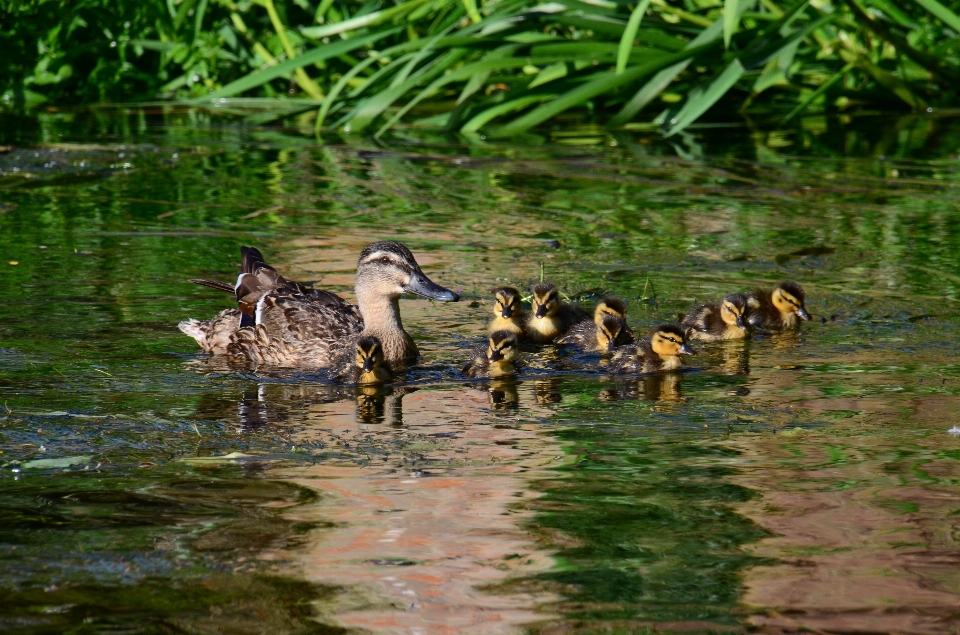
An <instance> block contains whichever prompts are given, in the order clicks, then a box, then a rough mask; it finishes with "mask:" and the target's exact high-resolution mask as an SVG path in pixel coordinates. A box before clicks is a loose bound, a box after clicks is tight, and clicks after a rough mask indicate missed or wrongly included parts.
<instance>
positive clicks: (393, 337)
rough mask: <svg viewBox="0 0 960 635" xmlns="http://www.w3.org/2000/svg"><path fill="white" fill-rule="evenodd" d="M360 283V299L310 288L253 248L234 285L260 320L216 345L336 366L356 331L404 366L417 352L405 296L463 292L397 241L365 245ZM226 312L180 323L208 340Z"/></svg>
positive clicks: (289, 362) (263, 360)
mask: <svg viewBox="0 0 960 635" xmlns="http://www.w3.org/2000/svg"><path fill="white" fill-rule="evenodd" d="M254 252H255V253H254ZM248 253H249V254H250V256H249V258H248V257H247V254H248ZM248 269H249V271H248ZM248 274H249V275H248ZM354 289H355V292H356V296H357V305H353V304H349V303H347V302H346V301H345V300H343V298H341V297H340V296H338V295H336V294H334V293H331V292H329V291H322V290H310V289H306V288H304V287H303V286H302V285H300V284H299V283H295V282H291V281H288V280H285V279H283V278H281V277H280V276H279V274H277V273H276V271H275V270H274V269H273V268H272V267H270V266H269V265H267V264H266V263H265V262H263V258H262V256H260V252H259V251H256V250H248V251H246V252H245V253H244V273H243V274H242V275H241V276H240V279H239V280H238V281H237V286H236V287H235V291H236V294H237V300H238V305H239V307H240V310H239V313H242V314H243V315H244V316H250V313H248V312H251V313H252V314H253V315H252V316H251V317H253V319H254V322H255V323H254V325H252V326H245V325H241V326H240V327H239V328H237V329H236V330H235V331H233V333H232V334H230V336H229V344H228V345H227V346H226V350H225V351H221V350H219V349H216V350H211V351H210V352H214V353H219V352H225V353H226V354H228V355H230V356H232V357H234V358H237V359H243V360H246V361H250V362H254V363H257V364H266V365H272V366H294V367H311V368H332V367H336V366H337V364H338V362H339V360H341V359H342V357H343V355H344V354H345V353H348V352H349V351H351V350H352V348H353V346H354V343H355V342H356V338H357V336H374V337H376V338H377V339H379V340H380V343H381V345H382V348H383V354H384V359H385V361H386V362H387V363H388V364H390V365H391V366H396V365H404V364H407V363H410V362H412V361H413V360H415V359H416V358H417V356H418V354H419V352H418V351H417V345H416V344H415V343H414V342H413V339H412V338H411V337H410V335H408V334H407V332H406V331H405V330H403V324H402V323H401V321H400V302H399V301H400V296H401V295H402V294H403V293H405V292H409V293H415V294H417V295H422V296H424V297H427V298H430V299H433V300H438V301H440V302H456V301H457V300H459V299H460V296H458V295H457V294H456V293H454V292H453V291H450V290H449V289H445V288H443V287H441V286H440V285H438V284H436V283H435V282H433V281H432V280H430V279H429V278H428V277H427V276H426V275H425V274H424V273H423V271H421V270H420V266H419V265H418V264H417V261H416V259H415V258H414V257H413V254H412V253H410V250H409V249H407V248H406V247H404V246H403V245H402V244H400V243H398V242H394V241H381V242H375V243H371V244H369V245H367V246H366V248H364V250H363V251H362V252H361V253H360V259H359V261H358V262H357V277H356V283H355V286H354ZM221 315H222V314H221ZM220 317H221V316H218V317H217V318H214V319H213V320H205V321H201V320H187V321H185V322H181V323H180V330H181V331H183V332H184V333H186V334H188V335H190V336H191V337H193V338H194V339H195V340H197V342H198V343H200V344H201V346H204V342H207V341H210V336H209V333H210V331H211V330H212V329H214V328H215V327H216V326H217V324H219V323H222V322H224V320H222V319H220ZM238 320H239V317H238ZM216 341H217V342H220V339H217V340H216Z"/></svg>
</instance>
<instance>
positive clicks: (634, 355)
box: [607, 324, 695, 375]
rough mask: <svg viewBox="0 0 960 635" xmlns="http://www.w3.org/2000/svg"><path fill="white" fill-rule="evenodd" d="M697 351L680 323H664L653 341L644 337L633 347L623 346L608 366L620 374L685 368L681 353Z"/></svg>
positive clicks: (654, 333) (686, 353)
mask: <svg viewBox="0 0 960 635" xmlns="http://www.w3.org/2000/svg"><path fill="white" fill-rule="evenodd" d="M694 353H695V351H694V350H693V349H692V348H690V346H689V345H688V344H687V341H686V338H685V337H684V335H683V329H681V328H680V325H678V324H661V325H660V326H659V327H657V329H656V330H655V331H654V332H653V335H651V336H650V339H649V341H648V340H640V341H639V342H637V343H636V344H634V345H633V346H624V347H622V348H620V349H619V350H618V351H617V352H616V354H615V355H614V356H613V359H611V360H610V365H609V366H608V367H607V368H608V370H609V371H610V372H611V373H614V374H617V375H632V374H637V373H655V372H657V371H659V370H680V368H682V367H683V362H682V361H681V359H680V356H681V355H693V354H694Z"/></svg>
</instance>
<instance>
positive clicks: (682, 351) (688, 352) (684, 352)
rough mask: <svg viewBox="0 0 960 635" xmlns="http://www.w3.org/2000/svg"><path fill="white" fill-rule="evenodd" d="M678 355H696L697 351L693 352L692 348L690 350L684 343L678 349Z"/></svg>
mask: <svg viewBox="0 0 960 635" xmlns="http://www.w3.org/2000/svg"><path fill="white" fill-rule="evenodd" d="M680 354H681V355H696V354H697V351H695V350H693V349H692V348H690V345H689V344H687V343H686V342H684V343H683V346H681V347H680Z"/></svg>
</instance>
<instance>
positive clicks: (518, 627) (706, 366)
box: [0, 112, 960, 635]
mask: <svg viewBox="0 0 960 635" xmlns="http://www.w3.org/2000/svg"><path fill="white" fill-rule="evenodd" d="M4 122H5V123H4V126H3V133H2V134H3V135H4V138H3V139H2V142H3V143H4V144H7V145H9V146H11V147H9V148H3V149H2V152H0V188H2V189H0V246H2V250H3V256H2V259H0V271H2V273H3V280H4V285H3V289H4V292H3V298H4V302H3V303H2V304H0V444H2V445H0V449H2V454H0V572H2V574H3V575H2V576H0V595H2V596H3V597H4V600H3V601H2V602H0V630H3V631H5V632H16V633H59V632H67V631H69V632H77V633H87V632H91V633H92V632H124V633H133V632H137V633H140V632H143V633H154V632H158V633H161V632H162V633H173V632H191V633H261V632H269V633H320V632H323V633H327V632H341V631H351V632H353V631H358V632H372V633H415V634H424V635H426V634H433V633H516V632H524V631H527V632H535V633H573V632H577V633H588V632H624V633H634V632H638V633H639V632H727V631H742V630H747V629H761V630H763V632H771V633H779V632H800V631H809V632H845V633H858V632H862V633H877V632H897V633H943V632H954V631H957V630H958V629H960V619H958V617H957V615H958V614H957V606H958V604H960V568H958V567H957V563H958V562H960V549H958V545H957V541H958V539H960V534H958V529H960V528H958V520H957V519H958V518H960V516H958V514H960V489H958V487H957V484H958V483H957V481H958V479H960V439H958V438H957V437H958V436H960V428H956V429H954V430H953V431H952V432H951V429H952V428H954V426H956V425H960V421H958V416H957V413H958V409H960V399H958V394H960V377H958V373H957V371H956V370H955V362H956V360H957V359H958V354H960V342H958V339H960V338H958V335H960V334H958V331H957V329H958V325H960V320H958V317H957V312H956V304H957V302H958V301H960V259H958V256H957V254H958V253H960V222H958V221H960V210H958V208H957V203H956V201H957V194H958V192H960V158H958V156H957V152H958V150H960V134H958V131H960V128H958V127H957V126H955V125H953V122H951V121H950V120H947V119H939V120H937V119H930V120H924V119H916V120H911V119H903V120H899V121H898V120H895V119H889V120H888V119H878V120H870V121H867V122H861V123H860V124H859V125H857V126H852V127H850V128H846V129H845V128H844V127H843V126H841V125H840V124H838V123H830V122H816V121H814V122H812V123H811V122H808V125H807V128H805V129H803V130H801V129H798V130H797V131H794V132H790V133H774V134H767V133H760V132H750V131H747V130H746V129H734V130H730V131H714V132H709V133H707V132H704V133H702V134H698V135H697V136H694V135H687V136H686V137H685V138H684V139H682V140H668V141H664V140H662V139H660V138H659V137H658V136H657V135H653V134H650V135H631V134H626V133H624V134H618V135H615V136H607V135H604V134H603V133H602V131H599V130H596V129H591V128H586V129H572V130H570V131H568V132H563V131H561V132H558V133H556V134H555V135H553V136H551V137H549V138H533V137H531V138H530V139H527V140H524V141H523V142H522V143H518V144H516V145H513V146H486V145H480V146H472V147H471V146H459V145H455V143H454V142H455V140H450V139H443V138H436V139H430V138H424V137H413V136H411V137H410V138H409V139H402V138H395V139H392V140H390V141H389V142H387V141H385V142H381V143H380V144H375V143H373V142H370V141H364V140H347V141H343V140H330V142H331V145H326V146H323V145H319V144H318V143H317V142H316V140H314V139H312V138H310V137H309V136H304V135H302V134H300V133H299V131H298V130H296V129H291V130H286V129H277V130H265V129H256V128H244V127H242V126H240V125H238V124H237V123H235V122H230V121H225V120H218V121H212V122H211V121H209V120H207V119H205V118H203V117H202V116H200V117H197V116H196V115H188V114H184V115H175V114H170V115H166V116H164V115H161V114H157V113H150V112H144V113H140V112H136V113H134V114H132V115H123V114H103V113H100V114H97V115H86V114H81V115H64V116H59V115H46V116H44V117H42V118H40V119H22V118H21V119H14V118H9V117H8V118H7V119H6V120H4ZM374 239H397V240H401V241H403V242H404V243H406V244H407V245H408V246H409V247H411V249H413V251H414V253H415V254H416V255H417V258H418V260H419V262H420V264H421V265H422V266H423V268H424V270H425V271H426V272H427V273H428V275H429V276H431V277H432V278H433V279H434V280H436V281H437V282H439V283H440V284H443V285H445V286H448V287H451V288H455V289H459V290H460V291H461V292H462V294H463V297H464V299H463V301H461V302H460V303H458V304H435V303H430V302H427V301H424V300H420V299H405V300H403V301H402V303H401V307H402V313H403V318H404V324H405V325H406V327H407V329H408V330H409V331H410V332H411V333H412V335H413V336H414V337H415V338H416V340H417V342H418V345H419V347H420V350H421V352H422V355H423V357H422V360H421V363H420V364H419V365H418V366H417V367H416V368H414V369H411V370H410V371H409V372H407V373H406V374H405V375H403V376H402V377H401V378H400V379H401V382H400V384H398V385H396V386H392V387H387V388H384V389H383V390H381V391H378V392H375V394H362V393H360V392H358V391H357V390H356V389H351V388H347V387H342V386H333V385H330V384H327V383H324V382H323V381H321V380H322V377H320V376H316V375H311V374H309V373H291V372H273V373H271V372H267V371H263V370H260V371H256V372H254V371H252V370H250V369H246V368H243V367H239V366H231V365H229V364H225V363H224V362H222V361H221V360H216V359H209V358H206V357H204V356H202V355H199V354H198V352H197V349H196V346H195V344H194V343H193V342H192V340H190V339H189V338H187V337H185V336H183V335H182V334H181V333H180V332H179V331H178V330H177V328H176V324H177V322H178V321H179V320H182V319H184V318H187V317H201V318H202V317H209V316H212V315H214V314H215V313H216V312H217V311H219V310H221V309H222V308H225V307H227V306H230V300H231V297H230V296H229V295H228V294H221V293H218V292H216V291H212V290H210V289H206V288H202V287H197V286H194V285H191V284H189V283H187V282H186V279H187V278H191V277H206V278H214V279H221V280H232V279H233V278H234V277H235V275H236V266H237V262H238V246H239V245H242V244H250V245H256V246H258V247H260V248H261V249H262V250H263V252H264V254H265V255H266V257H267V259H268V261H269V262H270V263H271V264H273V265H275V266H276V267H277V268H278V269H279V270H280V271H281V272H283V273H284V275H288V276H289V277H291V278H293V279H296V280H301V281H306V282H311V283H314V284H316V285H317V286H318V287H322V288H327V289H332V290H334V291H336V292H338V293H342V294H343V295H344V296H345V297H348V298H352V288H351V287H352V275H353V271H354V268H355V265H356V257H357V254H358V253H359V251H360V250H361V249H362V247H363V246H364V245H365V244H366V243H367V242H370V241H371V240H374ZM541 271H542V275H543V276H544V277H545V278H546V279H549V280H551V281H553V282H555V283H557V284H558V285H559V286H560V287H561V289H563V290H564V291H565V292H566V293H567V294H569V295H570V296H572V297H575V298H578V299H580V300H582V301H583V302H585V303H587V304H589V303H591V302H593V301H595V300H596V299H597V298H599V297H602V295H603V294H604V293H607V292H612V293H616V294H618V295H620V296H622V297H624V298H626V299H628V301H629V309H630V321H631V323H632V325H633V327H634V330H637V331H640V332H644V331H648V330H649V329H650V328H652V327H653V326H655V325H656V324H658V323H660V322H663V321H667V320H672V319H675V318H676V316H677V314H678V313H682V312H685V311H686V310H688V309H689V307H690V306H691V305H692V304H693V303H694V302H695V301H699V300H703V299H713V298H716V297H718V296H720V295H722V294H724V293H727V292H731V291H736V290H747V289H751V288H753V287H755V286H758V285H768V286H769V285H771V284H773V283H775V282H776V281H778V280H781V279H784V278H791V279H795V280H797V281H799V282H801V283H802V284H803V285H804V286H805V288H806V290H807V294H808V307H809V308H810V310H811V312H812V313H813V314H814V320H813V322H811V323H807V324H804V326H803V329H802V331H801V332H799V333H796V334H784V335H774V336H762V337H758V338H756V339H754V340H753V341H752V342H749V343H746V344H742V343H732V344H715V345H711V344H702V345H700V346H698V348H699V354H698V355H697V356H696V357H695V358H693V359H692V360H691V366H692V369H691V370H689V371H687V372H685V373H683V374H682V375H673V376H663V377H647V378H627V379H612V378H610V377H608V376H605V375H604V374H603V371H602V367H601V366H600V365H599V363H598V362H599V358H598V357H593V356H590V355H578V354H575V353H574V352H571V351H566V350H557V349H552V348H546V349H541V350H535V349H530V350H528V351H526V352H525V354H524V355H525V360H526V367H525V370H524V372H523V374H522V375H521V376H520V378H519V379H518V380H517V381H516V382H497V383H494V384H490V383H486V382H477V381H469V382H468V381H466V380H464V379H463V378H462V377H460V375H459V369H460V367H461V366H462V364H463V362H464V361H465V359H466V356H467V354H468V351H469V349H470V348H471V347H473V346H475V345H476V344H477V343H478V342H480V341H482V337H483V333H484V331H485V324H486V321H487V319H488V317H489V312H490V309H491V305H490V297H489V290H490V289H491V288H492V287H494V286H498V285H502V284H508V283H509V284H512V285H515V286H517V287H520V288H528V287H529V285H530V284H531V283H534V282H537V281H539V279H540V276H541Z"/></svg>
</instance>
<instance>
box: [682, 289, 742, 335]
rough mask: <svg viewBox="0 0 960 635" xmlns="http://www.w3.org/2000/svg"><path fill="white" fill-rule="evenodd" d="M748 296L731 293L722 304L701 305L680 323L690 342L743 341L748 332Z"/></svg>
mask: <svg viewBox="0 0 960 635" xmlns="http://www.w3.org/2000/svg"><path fill="white" fill-rule="evenodd" d="M747 313H748V309H747V296H745V295H744V294H742V293H731V294H730V295H728V296H726V297H725V298H724V299H723V300H721V301H720V304H716V303H714V304H701V305H698V306H697V307H695V308H694V309H693V310H692V311H690V313H689V314H687V316H686V317H685V318H684V319H683V322H681V323H680V327H681V328H682V329H683V332H684V334H686V336H687V339H688V340H701V341H704V342H715V341H717V340H742V339H745V338H746V337H747V336H748V335H749V334H750V333H749V331H748V330H747Z"/></svg>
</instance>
